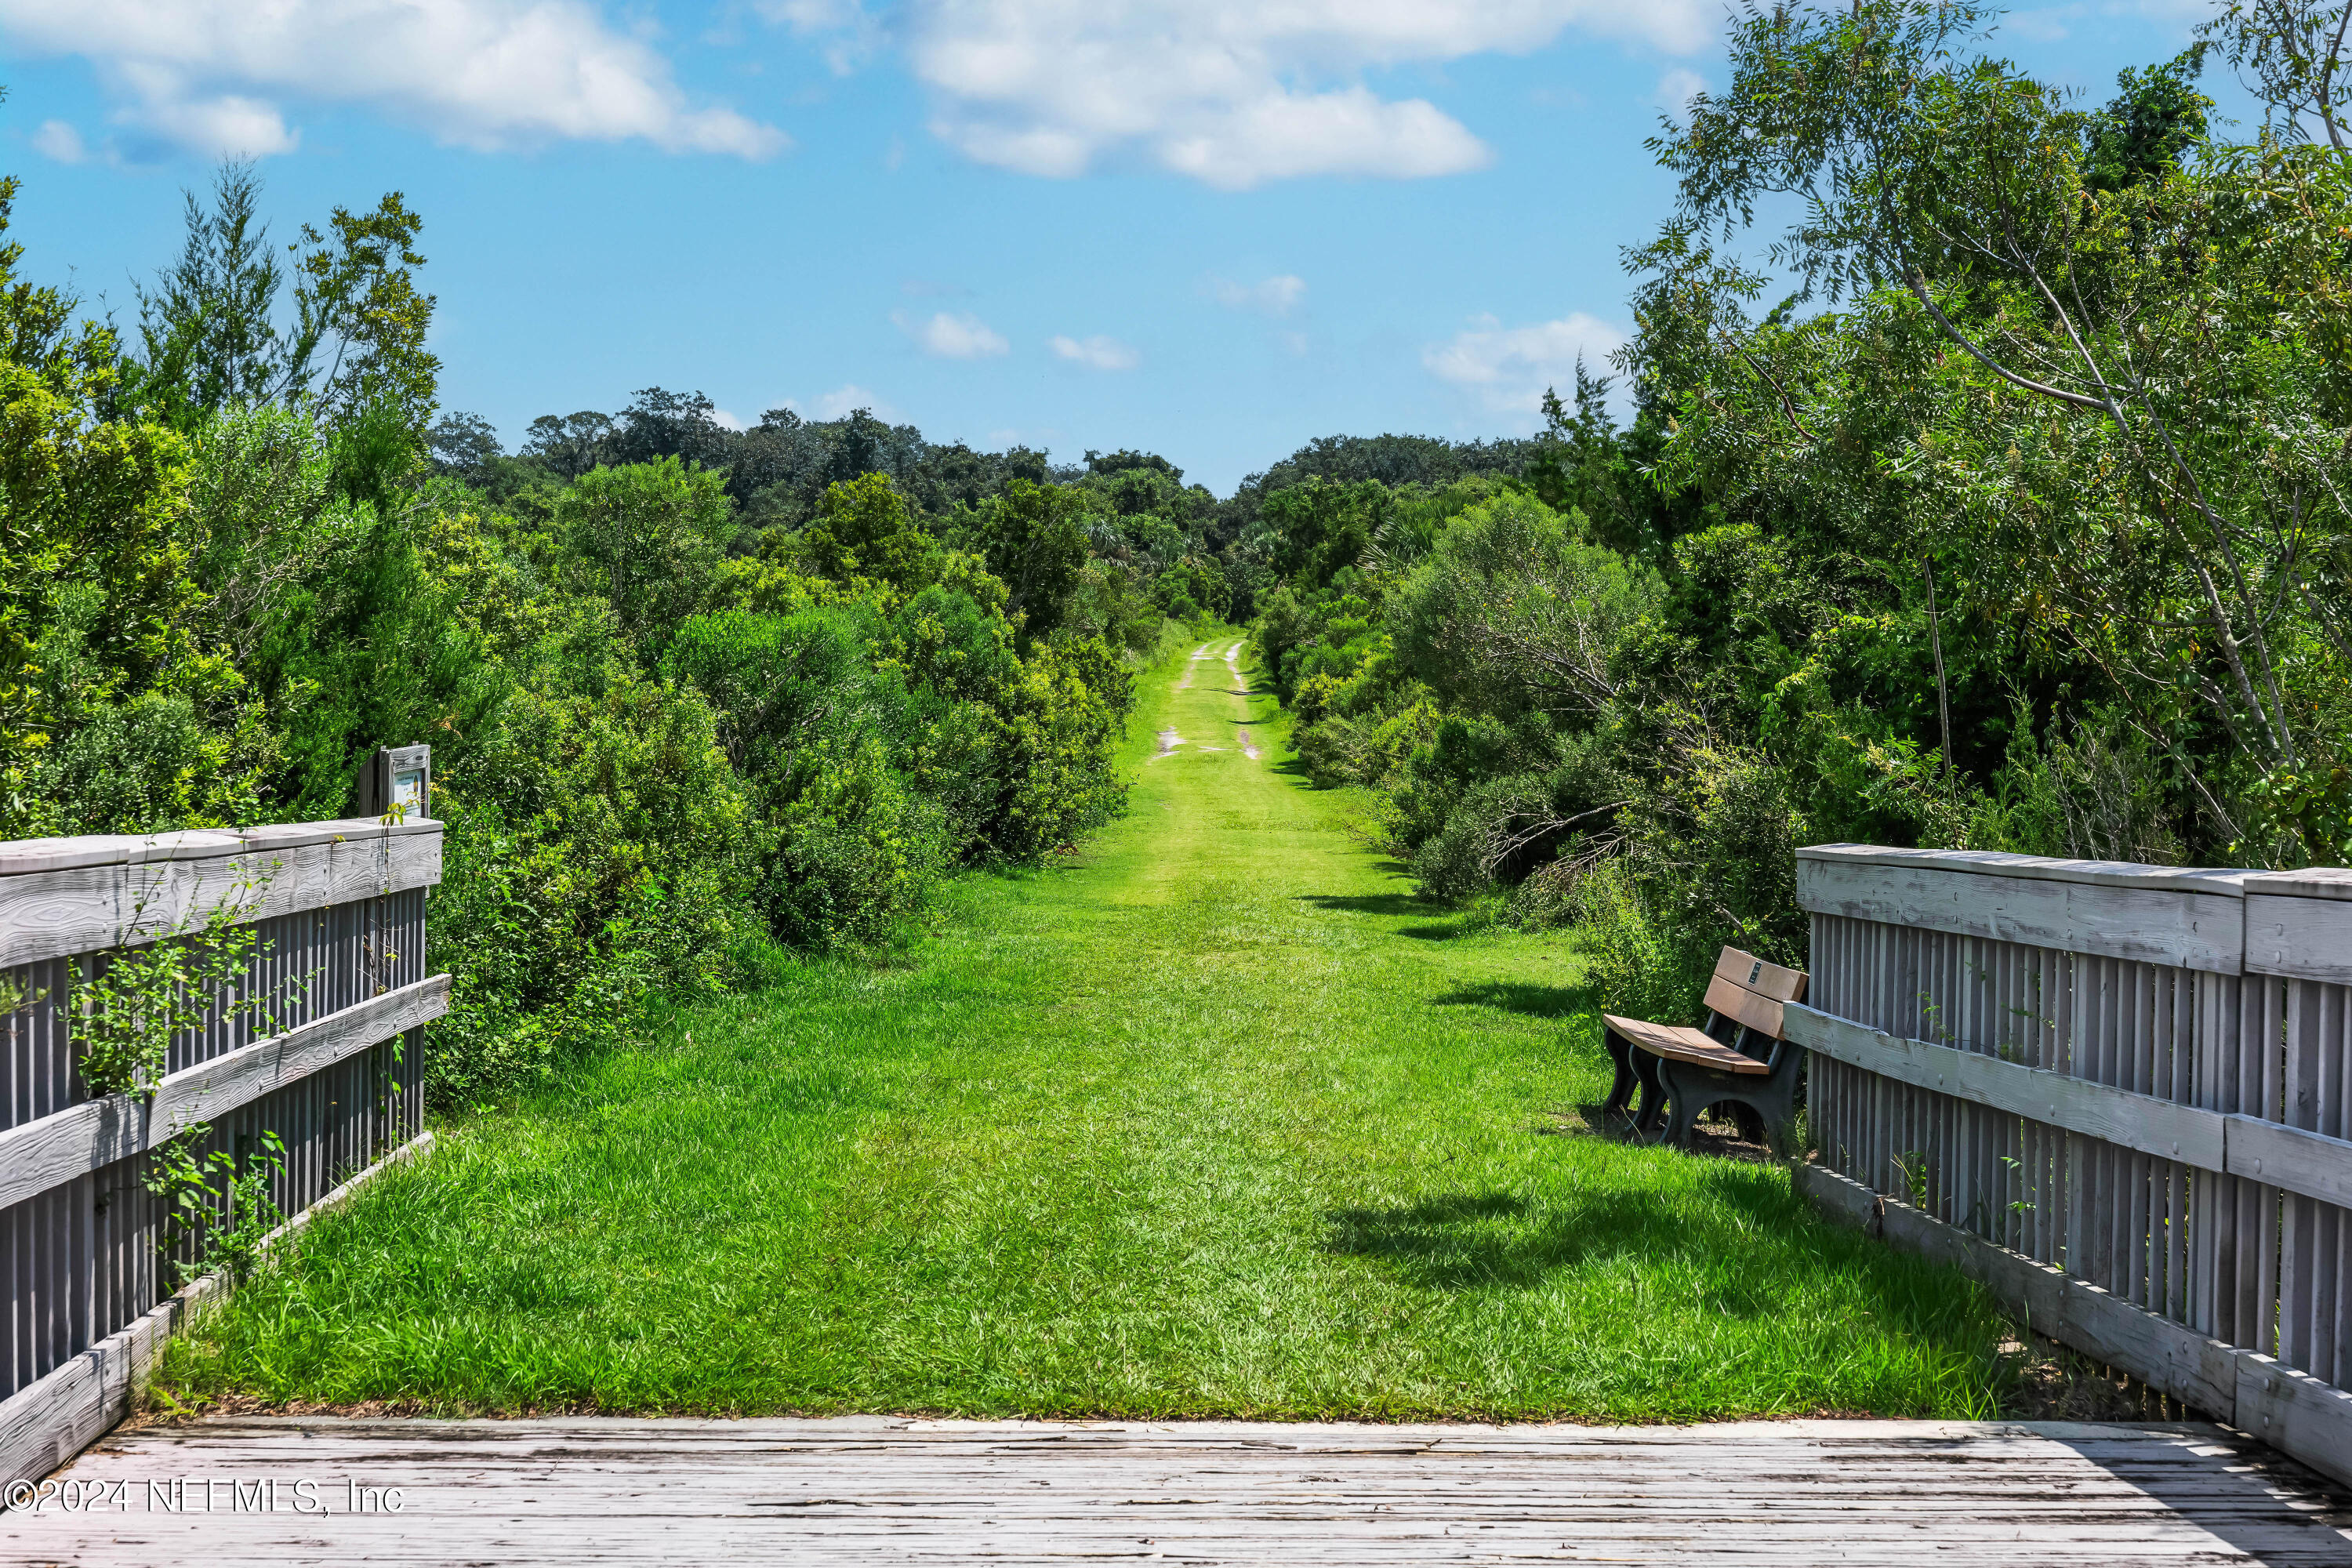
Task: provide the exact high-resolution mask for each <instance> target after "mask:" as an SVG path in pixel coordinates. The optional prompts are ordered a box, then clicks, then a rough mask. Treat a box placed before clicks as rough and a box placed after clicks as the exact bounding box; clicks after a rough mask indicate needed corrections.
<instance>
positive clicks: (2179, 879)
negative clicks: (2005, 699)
mask: <svg viewBox="0 0 2352 1568" xmlns="http://www.w3.org/2000/svg"><path fill="white" fill-rule="evenodd" d="M1797 858H1798V859H1800V860H1818V861H1823V862H1828V863H1832V864H1837V865H1846V866H1887V867H1904V868H1912V867H1916V868H1925V869H1933V870H1937V871H1966V872H1972V873H1975V874H1977V875H1979V876H1986V877H2017V878H2024V879H2030V880H2032V881H2038V882H2076V883H2081V884H2083V885H2084V886H2088V887H2096V888H2135V889H2147V890H2149V891H2168V892H2180V893H2213V894H2217V895H2219V896H2220V897H2222V898H2225V899H2236V898H2242V897H2244V896H2245V892H2246V883H2247V881H2248V879H2259V880H2260V882H2261V883H2262V884H2263V886H2261V887H2260V888H2259V889H2257V890H2259V891H2270V892H2284V891H2293V892H2295V893H2302V891H2303V889H2300V888H2296V889H2285V888H2280V887H2275V886H2273V885H2272V884H2273V883H2274V882H2276V881H2277V880H2278V879H2300V878H2315V877H2317V878H2340V879H2343V880H2342V882H2341V883H2340V886H2341V889H2342V890H2341V891H2337V892H2332V893H2323V894H2318V895H2316V896H2319V897H2326V898H2339V899H2347V900H2352V872H2342V871H2249V870H2245V869H2242V868H2231V867H2213V868H2207V867H2195V866H2142V865H2139V864H2137V863H2135V862H2133V861H2129V860H2063V859H2056V858H2051V857H2048V856H2043V855H2009V854H2003V853H2001V852H2000V851H1997V850H1991V849H1893V848H1889V847H1886V846H1885V845H1883V844H1811V845H1807V846H1805V847H1803V848H1801V849H1799V850H1798V851H1797ZM2307 896H2308V895H2307Z"/></svg>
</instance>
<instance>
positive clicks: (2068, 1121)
mask: <svg viewBox="0 0 2352 1568" xmlns="http://www.w3.org/2000/svg"><path fill="white" fill-rule="evenodd" d="M1783 1017H1784V1020H1785V1027H1786V1028H1787V1030H1788V1037H1789V1039H1790V1040H1791V1041H1794V1042H1795V1043H1796V1044H1798V1045H1801V1046H1803V1047H1805V1048H1806V1049H1807V1050H1811V1051H1818V1052H1820V1053H1821V1054H1822V1055H1823V1056H1827V1057H1832V1058H1836V1059H1837V1060H1839V1061H1842V1062H1847V1063H1850V1064H1852V1065H1853V1066H1854V1067H1858V1068H1863V1069H1864V1071H1866V1072H1874V1073H1877V1074H1879V1075H1881V1076H1882V1077H1885V1078H1890V1079H1895V1081H1896V1082H1898V1083H1907V1084H1912V1085H1915V1086H1916V1087H1917V1088H1920V1089H1933V1090H1935V1091H1936V1092H1937V1093H1938V1094H1948V1095H1953V1096H1957V1097H1958V1098H1959V1099H1962V1100H1972V1101H1974V1102H1975V1103H1977V1104H1979V1105H1990V1106H1992V1107H1994V1108H1995V1109H1996V1110H2007V1111H2011V1112H2014V1113H2015V1114H2017V1115H2019V1116H2023V1117H2028V1118H2030V1119H2032V1121H2040V1122H2043V1123H2046V1124H2048V1125H2050V1126H2053V1127H2063V1128H2064V1129H2066V1130H2067V1131H2071V1132H2080V1133H2084V1134H2086V1135H2087V1136H2090V1137H2093V1138H2097V1139H2100V1140H2102V1141H2103V1142H2108V1143H2114V1144H2118V1145H2121V1146H2122V1147H2124V1148H2126V1149H2137V1150H2140V1151H2142V1152H2147V1153H2150V1154H2157V1155H2160V1156H2162V1157H2163V1158H2165V1159H2168V1160H2179V1161H2180V1162H2182V1163H2185V1164H2190V1165H2196V1166H2200V1167H2201V1168H2202V1169H2205V1170H2208V1171H2219V1170H2222V1169H2224V1168H2225V1166H2224V1163H2223V1161H2224V1155H2225V1149H2224V1142H2223V1139H2224V1133H2225V1128H2226V1121H2225V1119H2224V1118H2222V1117H2221V1116H2220V1115H2217V1114H2216V1113H2214V1112H2212V1111H2210V1110H2199V1109H2198V1108H2196V1107H2194V1106H2188V1105H2180V1104H2177V1103H2175V1102H2173V1101H2171V1100H2158V1099H2156V1098H2154V1097H2153V1096H2150V1095H2145V1094H2137V1093H2134V1092H2132V1091H2131V1090H2129V1089H2116V1088H2113V1087H2111V1086H2109V1085H2106V1084H2103V1083H2094V1082H2091V1081H2089V1080H2088V1079H2081V1078H2075V1077H2073V1076H2070V1075H2068V1074H2065V1073H2059V1072H2053V1071H2051V1070H2050V1069H2048V1068H2035V1067H2027V1066H2025V1065H2024V1064H2023V1063H2021V1062H2007V1061H2003V1060H2001V1059H2000V1058H1998V1057H1992V1056H1987V1055H1984V1054H1983V1053H1981V1052H1978V1051H1964V1050H1960V1049H1958V1048H1956V1047H1951V1046H1939V1045H1935V1044H1931V1043H1930V1042H1928V1041H1926V1040H1906V1039H1898V1038H1896V1037H1895V1036H1893V1035H1890V1034H1887V1033H1886V1032H1885V1031H1884V1030H1880V1029H1870V1028H1865V1027H1864V1026H1862V1025H1860V1024H1856V1023H1853V1022H1851V1021H1849V1020H1847V1019H1844V1018H1839V1017H1833V1016H1831V1015H1829V1014H1827V1013H1822V1012H1818V1011H1816V1010H1814V1009H1813V1008H1811V1007H1807V1006H1805V1005H1802V1004H1801V1003H1791V1004H1790V1005H1789V1006H1788V1007H1787V1008H1786V1009H1785V1011H1784V1014H1783ZM2330 1142H2333V1140H2331V1141H2330ZM2346 1151H2347V1153H2352V1145H2347V1146H2346Z"/></svg>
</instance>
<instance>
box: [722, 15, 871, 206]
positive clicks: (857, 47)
mask: <svg viewBox="0 0 2352 1568" xmlns="http://www.w3.org/2000/svg"><path fill="white" fill-rule="evenodd" d="M753 8H754V9H755V10H757V11H758V12H759V13H760V15H761V16H765V17H766V18H767V19H768V20H769V21H771V22H780V23H782V24H783V25H784V26H788V27H790V28H792V30H793V32H795V33H800V34H803V35H806V34H812V33H814V34H819V35H822V34H826V33H831V34H834V35H835V37H831V38H828V39H827V40H826V41H825V45H824V63H825V64H826V65H827V66H828V67H829V68H831V69H832V71H833V74H834V75H835V76H847V75H848V74H849V73H850V72H851V71H854V70H856V68H858V67H859V66H861V65H863V64H865V63H866V59H867V58H868V57H870V56H871V55H873V54H874V52H875V51H876V50H877V49H878V48H880V47H882V42H883V34H882V27H881V25H880V24H879V23H877V21H876V20H875V19H874V18H873V17H871V16H867V15H866V10H865V7H864V6H863V5H860V4H859V3H858V0H759V3H758V5H755V6H754V7H753ZM894 167H895V165H894Z"/></svg>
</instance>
